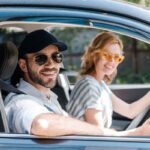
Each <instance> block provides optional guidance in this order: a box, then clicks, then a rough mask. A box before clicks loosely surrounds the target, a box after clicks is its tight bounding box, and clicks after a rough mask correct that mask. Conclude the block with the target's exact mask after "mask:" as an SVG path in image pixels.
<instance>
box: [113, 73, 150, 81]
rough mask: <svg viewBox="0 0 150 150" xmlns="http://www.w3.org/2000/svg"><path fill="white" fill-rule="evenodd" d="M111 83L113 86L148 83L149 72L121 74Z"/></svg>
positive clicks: (149, 78) (149, 79)
mask: <svg viewBox="0 0 150 150" xmlns="http://www.w3.org/2000/svg"><path fill="white" fill-rule="evenodd" d="M113 83H114V84H127V83H131V84H134V83H135V84H137V83H150V71H147V72H141V73H139V74H135V73H133V72H128V71H126V72H124V73H123V74H120V75H119V74H118V75H117V77H116V79H115V80H114V81H113Z"/></svg>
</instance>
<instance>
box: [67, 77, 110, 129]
mask: <svg viewBox="0 0 150 150" xmlns="http://www.w3.org/2000/svg"><path fill="white" fill-rule="evenodd" d="M110 92H111V91H110V89H109V88H108V86H107V85H106V84H105V82H104V81H102V82H101V84H100V83H99V82H98V81H97V80H96V79H95V78H94V77H92V76H90V75H87V76H84V77H82V79H81V80H79V81H78V82H77V84H76V85H75V87H74V89H73V91H72V93H71V98H70V101H69V103H68V104H67V111H68V113H69V114H70V115H72V116H74V117H76V118H78V119H80V120H84V113H85V111H86V109H88V108H94V109H97V110H101V111H102V119H103V124H104V126H105V127H110V126H111V123H112V101H111V98H110Z"/></svg>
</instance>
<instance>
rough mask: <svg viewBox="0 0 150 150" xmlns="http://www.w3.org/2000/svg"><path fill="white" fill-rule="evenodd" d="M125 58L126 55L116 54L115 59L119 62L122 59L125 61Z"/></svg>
mask: <svg viewBox="0 0 150 150" xmlns="http://www.w3.org/2000/svg"><path fill="white" fill-rule="evenodd" d="M123 58H124V57H123V56H121V55H116V56H114V59H115V61H116V62H118V63H120V62H122V61H123Z"/></svg>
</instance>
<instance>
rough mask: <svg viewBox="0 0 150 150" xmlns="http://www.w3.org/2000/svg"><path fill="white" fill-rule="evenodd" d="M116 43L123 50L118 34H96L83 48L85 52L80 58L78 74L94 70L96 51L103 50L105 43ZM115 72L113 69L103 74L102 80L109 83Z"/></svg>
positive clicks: (81, 74)
mask: <svg viewBox="0 0 150 150" xmlns="http://www.w3.org/2000/svg"><path fill="white" fill-rule="evenodd" d="M114 43H117V44H118V45H119V46H120V48H121V50H122V51H123V43H122V41H121V39H120V38H119V36H117V35H115V34H114V33H112V32H102V33H99V34H97V35H96V37H95V38H94V39H93V40H92V41H91V43H90V44H89V46H88V47H87V48H86V49H85V52H84V54H83V56H82V58H81V70H80V76H84V75H87V74H90V73H92V72H93V71H95V62H96V61H98V59H99V58H97V52H98V51H100V50H104V48H105V46H106V45H107V44H114ZM116 74H117V70H115V71H114V72H113V73H112V74H111V75H109V76H108V75H105V77H104V79H103V80H104V81H105V82H106V83H111V82H112V80H113V79H114V77H115V76H116Z"/></svg>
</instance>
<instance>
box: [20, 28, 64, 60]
mask: <svg viewBox="0 0 150 150" xmlns="http://www.w3.org/2000/svg"><path fill="white" fill-rule="evenodd" d="M48 45H55V46H56V47H57V48H58V50H59V51H64V50H66V49H67V45H66V44H65V43H63V42H61V41H59V40H58V39H57V38H56V37H55V36H54V35H52V34H51V33H49V32H47V31H45V30H42V29H40V30H36V31H33V32H30V33H29V34H27V35H26V37H25V39H24V40H23V41H22V43H21V45H20V47H19V58H23V57H24V55H25V54H28V53H35V52H38V51H40V50H42V49H43V48H45V47H47V46H48Z"/></svg>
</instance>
